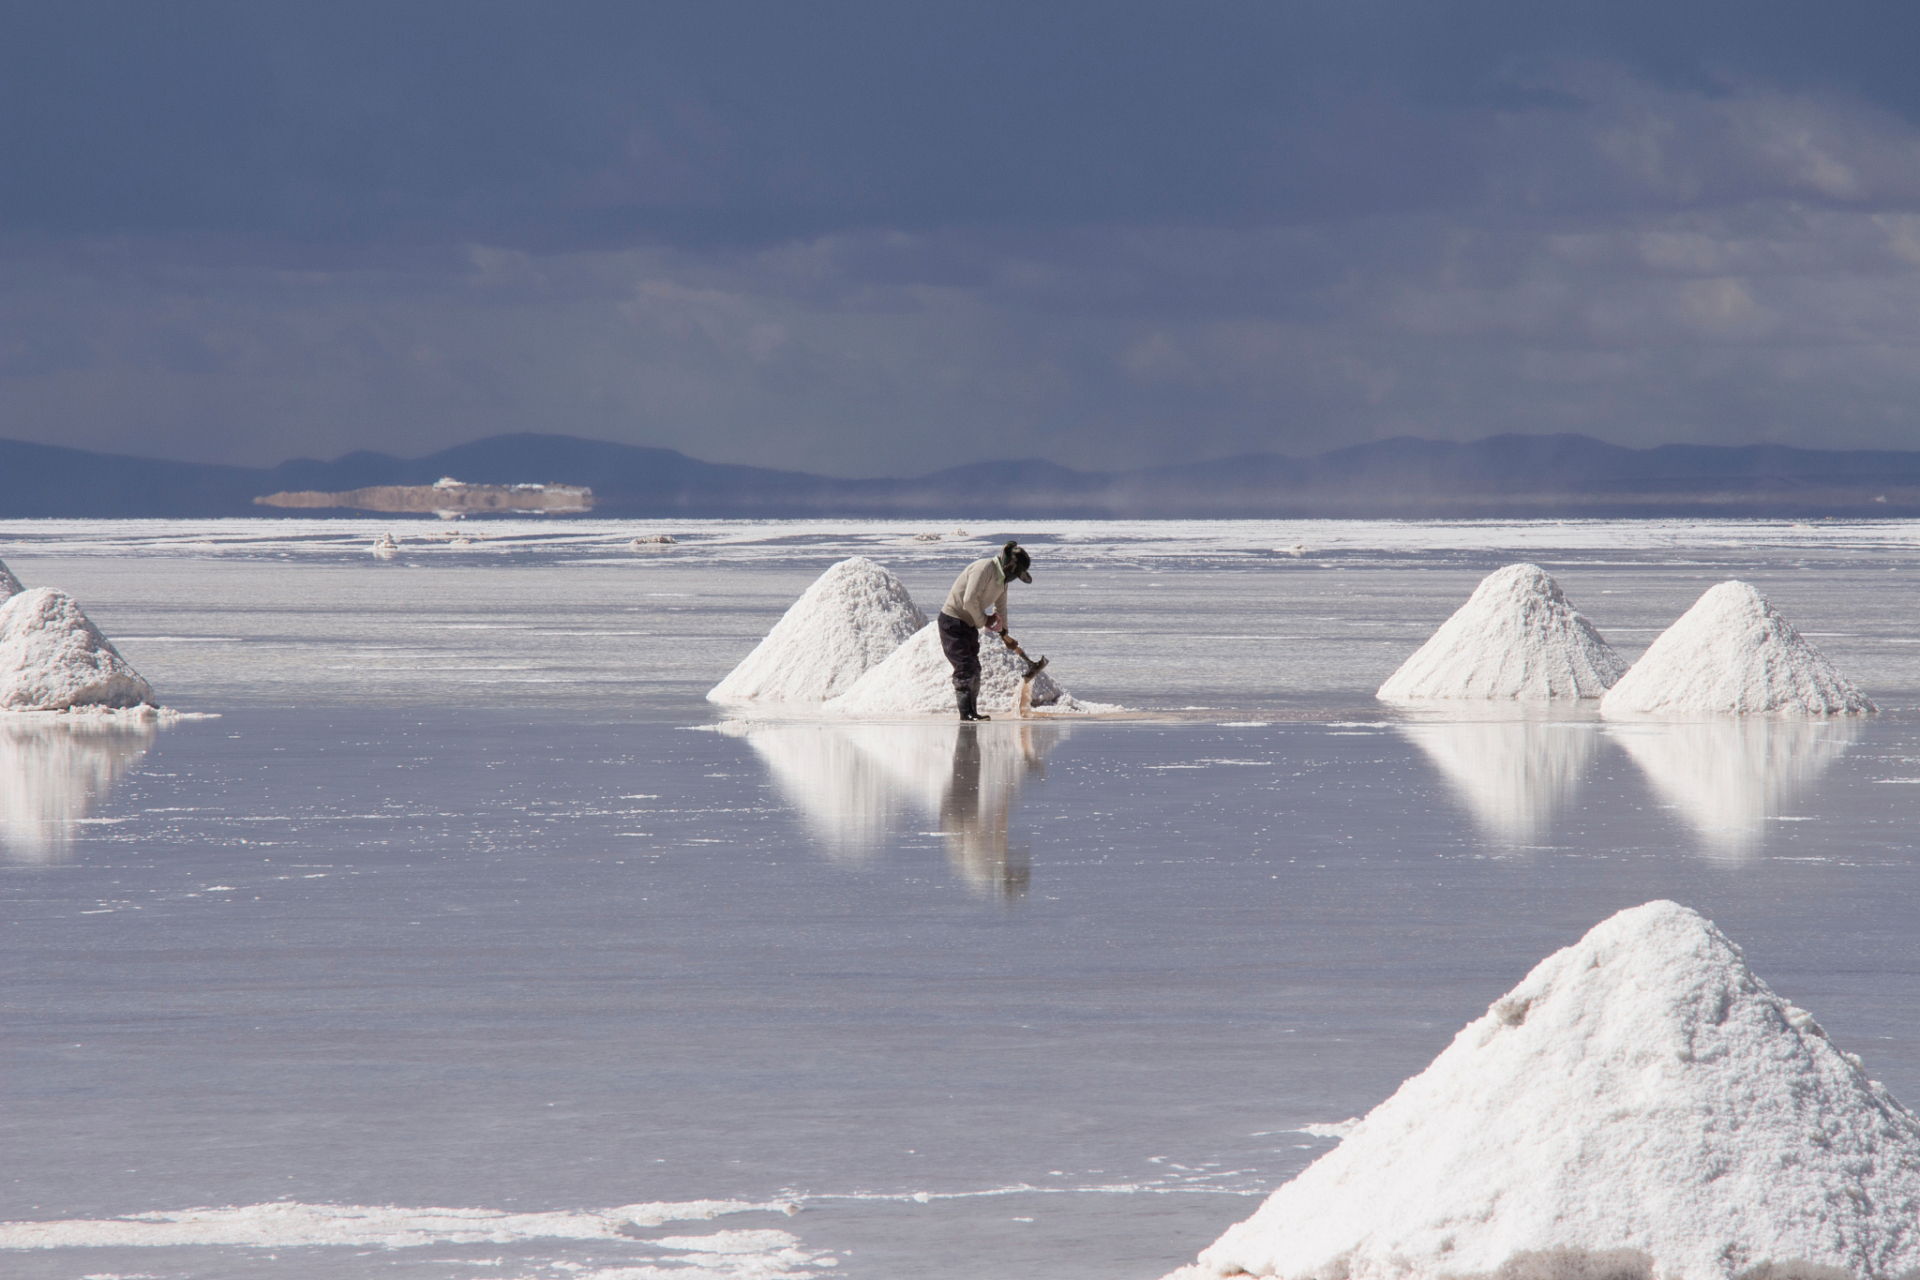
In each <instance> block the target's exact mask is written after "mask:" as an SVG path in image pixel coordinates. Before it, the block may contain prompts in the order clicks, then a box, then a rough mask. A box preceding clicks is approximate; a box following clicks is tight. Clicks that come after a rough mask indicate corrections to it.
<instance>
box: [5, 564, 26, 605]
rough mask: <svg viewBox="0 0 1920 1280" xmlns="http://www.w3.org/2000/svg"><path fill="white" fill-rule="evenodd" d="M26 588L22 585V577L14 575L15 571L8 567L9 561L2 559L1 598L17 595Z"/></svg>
mask: <svg viewBox="0 0 1920 1280" xmlns="http://www.w3.org/2000/svg"><path fill="white" fill-rule="evenodd" d="M24 590H26V588H25V587H22V586H21V585H20V579H18V578H16V577H14V576H13V571H12V570H10V569H8V568H7V562H6V561H4V560H0V600H5V599H6V598H7V597H8V596H17V595H19V594H20V593H21V592H22V591H24Z"/></svg>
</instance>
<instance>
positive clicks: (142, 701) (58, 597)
mask: <svg viewBox="0 0 1920 1280" xmlns="http://www.w3.org/2000/svg"><path fill="white" fill-rule="evenodd" d="M154 705H157V704H156V702H155V699H154V696H153V690H152V689H151V688H149V687H148V686H147V682H146V681H145V680H142V679H141V678H140V673H139V672H137V671H135V670H134V669H133V668H132V667H130V666H128V665H127V660H126V659H125V658H122V657H121V656H120V654H119V651H118V650H116V649H115V648H114V647H113V646H112V645H111V644H109V643H108V642H107V638H106V637H105V636H103V635H101V634H100V631H99V629H98V628H97V627H95V626H94V625H93V623H91V622H89V621H87V615H86V614H84V613H82V612H80V606H79V605H77V604H75V603H74V601H73V597H72V596H69V595H68V594H66V593H65V592H64V591H55V590H53V589H52V588H51V587H36V588H35V589H33V590H32V591H21V592H18V593H16V594H14V595H13V596H11V597H9V598H8V599H7V600H6V601H4V602H0V711H68V710H71V709H73V708H75V707H104V708H112V709H124V708H127V707H138V706H154Z"/></svg>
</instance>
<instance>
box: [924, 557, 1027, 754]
mask: <svg viewBox="0 0 1920 1280" xmlns="http://www.w3.org/2000/svg"><path fill="white" fill-rule="evenodd" d="M1032 564H1033V558H1032V557H1031V556H1029V555H1028V554H1027V552H1026V549H1025V548H1023V547H1022V546H1021V545H1020V544H1019V543H1017V542H1009V543H1008V544H1007V545H1006V546H1004V547H1002V548H1001V549H1000V554H999V555H997V556H988V557H987V558H986V559H984V560H975V561H974V562H973V563H972V564H970V565H968V566H967V567H966V568H965V569H962V570H961V571H960V576H959V577H957V578H955V579H954V580H953V590H951V591H949V592H948V593H947V602H946V604H944V605H942V606H941V607H940V617H939V619H938V621H939V625H940V648H941V649H942V650H944V651H945V652H946V655H947V661H948V662H949V663H951V664H952V665H953V700H954V703H955V705H957V706H958V707H959V709H960V718H961V719H962V720H988V719H991V718H992V717H990V716H983V715H981V714H980V632H981V630H982V628H984V629H986V630H989V631H994V632H998V633H999V636H1000V639H1001V641H1002V642H1004V643H1005V644H1006V646H1007V648H1009V649H1011V648H1013V647H1014V642H1013V635H1012V633H1011V632H1009V631H1008V630H1007V584H1008V583H1010V582H1012V581H1013V580H1014V579H1015V578H1018V579H1020V581H1022V582H1032V581H1033V574H1032V573H1030V572H1029V571H1028V569H1029V567H1030V566H1031V565H1032Z"/></svg>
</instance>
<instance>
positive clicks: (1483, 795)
mask: <svg viewBox="0 0 1920 1280" xmlns="http://www.w3.org/2000/svg"><path fill="white" fill-rule="evenodd" d="M1394 727H1395V728H1396V729H1398V730H1399V731H1400V733H1401V734H1402V735H1403V736H1405V737H1406V738H1407V739H1408V740H1409V741H1411V742H1412V743H1413V744H1414V745H1415V746H1417V747H1419V748H1420V750H1421V751H1422V752H1423V753H1425V755H1426V757H1427V759H1429V760H1431V761H1432V762H1433V764H1434V767H1435V768H1437V769H1439V771H1440V773H1441V774H1442V776H1444V777H1445V778H1446V780H1447V782H1448V783H1449V784H1450V785H1451V786H1452V787H1453V790H1454V793H1455V794H1456V795H1457V796H1458V797H1459V798H1460V802H1461V803H1462V804H1464V805H1465V806H1466V808H1467V811H1468V812H1469V813H1471V814H1472V815H1473V820H1474V822H1475V823H1476V824H1477V825H1478V826H1479V827H1480V829H1481V831H1482V832H1483V833H1484V834H1485V835H1486V836H1487V837H1488V838H1489V839H1491V840H1493V841H1495V842H1497V843H1501V844H1510V845H1520V846H1526V845H1537V844H1541V843H1543V842H1544V841H1545V840H1546V838H1547V835H1548V833H1549V832H1550V831H1551V830H1552V827H1553V824H1554V821H1555V820H1556V819H1557V818H1558V817H1559V815H1560V814H1561V813H1562V812H1564V811H1565V810H1566V809H1567V808H1568V807H1569V806H1570V805H1571V804H1572V802H1573V798H1574V795H1575V793H1576V792H1577V791H1578V790H1579V789H1580V781H1581V779H1582V778H1583V777H1584V776H1585V774H1586V772H1587V768H1588V766H1589V765H1591V764H1592V763H1593V756H1594V752H1595V751H1596V750H1597V749H1598V746H1599V737H1600V735H1599V731H1598V726H1597V725H1596V724H1594V723H1593V722H1592V721H1578V720H1574V721H1568V720H1559V721H1555V720H1510V721H1484V722H1473V721H1469V722H1466V723H1459V722H1449V723H1426V724H1399V725H1395V726H1394Z"/></svg>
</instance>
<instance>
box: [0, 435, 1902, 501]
mask: <svg viewBox="0 0 1920 1280" xmlns="http://www.w3.org/2000/svg"><path fill="white" fill-rule="evenodd" d="M450 476H462V477H465V478H466V480H467V481H468V482H467V483H462V482H460V481H448V480H447V477H450ZM528 476H554V477H558V478H559V480H560V483H555V484H545V485H529V484H526V483H524V481H525V478H526V477H528ZM456 486H457V489H456ZM263 508H271V509H272V510H273V511H275V512H279V513H284V514H288V515H306V516H325V515H329V514H341V513H345V512H349V511H379V512H387V513H392V514H395V515H406V514H412V513H418V514H420V515H431V513H434V512H441V511H449V512H453V513H455V514H457V515H468V514H473V515H487V514H495V515H507V514H511V513H513V512H521V511H543V512H546V513H548V514H550V515H553V516H554V517H556V518H566V517H567V516H568V515H578V514H585V513H591V514H592V515H595V516H598V517H602V518H614V519H646V520H658V519H662V518H671V517H676V516H677V517H682V518H686V519H794V518H807V517H812V518H827V519H913V520H918V519H928V520H945V519H967V520H989V519H991V520H1100V519H1233V518H1259V519H1300V518H1340V519H1473V518H1480V519H1514V518H1533V519H1617V518H1620V517H1632V516H1659V517H1715V516H1728V517H1743V518H1753V517H1774V518H1780V519H1793V520H1807V519H1820V518H1826V517H1835V518H1872V519H1885V518H1902V519H1911V518H1916V517H1920V452H1913V451H1904V450H1878V451H1869V450H1837V449H1834V450H1829V449H1793V448H1788V447H1786V446H1784V445H1771V444H1762V445H1742V446H1738V447H1719V446H1708V445H1677V444H1676V445H1661V446H1659V447H1658V448H1652V449H1628V448H1623V447H1622V446H1620V445H1614V444H1608V443H1606V442H1605V441H1601V440H1595V439H1592V438H1590V437H1587V436H1578V435H1503V436H1489V437H1487V438H1486V439H1484V440H1473V441H1468V442H1465V443H1461V442H1455V441H1449V440H1423V439H1419V438H1416V437H1398V438H1394V439H1390V440H1372V441H1368V442H1367V443H1365V444H1358V445H1351V446H1348V447H1346V448H1343V449H1334V450H1330V451H1328V452H1326V453H1321V454H1316V455H1314V456H1312V457H1290V456H1287V455H1284V454H1275V453H1253V454H1244V455H1242V456H1240V457H1235V458H1219V459H1213V460H1210V461H1205V462H1188V463H1181V464H1177V465H1173V466H1164V467H1148V468H1142V469H1139V470H1134V471H1076V470H1074V469H1073V468H1071V467H1063V466H1061V465H1059V464H1058V463H1054V462H1048V461H1046V460H1044V459H1038V458H1031V459H1026V460H1024V461H1015V462H992V463H980V464H975V465H971V466H964V467H954V468H950V469H948V470H945V471H936V472H933V473H931V474H929V475H923V476H914V477H902V478H879V479H845V478H841V477H835V476H822V475H812V474H808V473H806V472H802V471H777V470H773V469H771V468H766V467H749V466H739V465H735V464H731V463H715V462H703V461H701V460H700V459H698V458H690V457H688V456H687V455H686V454H684V453H677V452H675V451H674V450H672V449H653V448H646V447H643V446H639V445H627V444H614V443H612V442H609V441H604V440H585V439H581V438H580V437H578V436H562V435H533V434H523V435H506V436H492V437H489V438H487V439H485V440H476V441H474V442H473V443H471V444H463V445H458V446H456V447H454V448H451V449H443V450H441V451H440V452H438V453H434V454H429V455H428V456H426V457H424V458H397V457H394V456H392V455H390V454H384V453H372V452H359V453H349V454H346V455H345V456H343V457H339V458H335V459H333V460H331V461H321V460H318V459H314V458H296V459H293V460H292V461H288V462H283V463H281V464H280V465H278V466H276V467H231V466H219V465H210V464H205V463H189V462H169V461H164V460H161V459H157V458H135V457H127V456H124V455H116V454H101V453H90V452H87V451H85V450H81V449H67V448H61V447H59V446H55V445H43V444H29V443H27V442H25V441H19V440H4V439H0V519H24V518H35V517H58V518H69V519H84V518H129V517H209V516H248V515H261V514H264V512H263V510H262V509H263Z"/></svg>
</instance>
